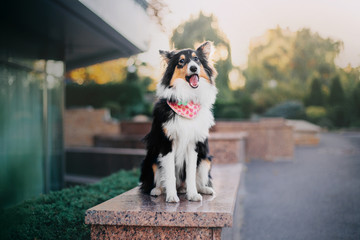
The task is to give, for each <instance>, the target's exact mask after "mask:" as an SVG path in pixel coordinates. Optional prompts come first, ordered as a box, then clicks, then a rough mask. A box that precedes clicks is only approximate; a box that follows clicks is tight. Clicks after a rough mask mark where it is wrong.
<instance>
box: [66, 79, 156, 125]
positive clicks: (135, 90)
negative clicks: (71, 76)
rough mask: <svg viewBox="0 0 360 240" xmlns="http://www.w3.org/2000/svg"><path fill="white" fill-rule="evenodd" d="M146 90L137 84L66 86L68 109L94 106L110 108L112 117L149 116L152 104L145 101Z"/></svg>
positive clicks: (74, 84) (72, 84)
mask: <svg viewBox="0 0 360 240" xmlns="http://www.w3.org/2000/svg"><path fill="white" fill-rule="evenodd" d="M144 94H145V89H144V87H143V86H142V85H141V84H139V83H137V82H123V83H107V84H96V83H89V84H84V85H79V84H76V83H70V84H66V91H65V106H66V108H74V107H84V106H92V107H94V108H109V109H110V112H111V115H112V117H114V118H118V119H126V118H129V117H132V116H134V115H137V114H146V115H148V114H149V111H150V110H149V108H150V106H151V105H150V104H149V103H147V102H146V101H145V99H144Z"/></svg>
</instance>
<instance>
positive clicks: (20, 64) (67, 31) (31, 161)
mask: <svg viewBox="0 0 360 240" xmlns="http://www.w3.org/2000/svg"><path fill="white" fill-rule="evenodd" d="M119 2H122V3H119ZM146 7H147V3H146V2H145V1H139V0H136V1H135V0H125V1H116V0H107V1H92V0H82V1H75V0H74V1H60V0H34V1H25V0H24V1H21V0H18V1H11V0H8V1H5V2H4V3H3V4H2V7H1V10H0V26H1V29H2V33H1V34H2V37H1V38H0V208H1V207H7V206H10V205H13V204H16V203H18V202H20V201H22V200H25V199H29V198H32V197H34V196H38V195H39V194H41V193H46V192H49V191H51V190H58V189H61V188H62V187H63V176H64V159H63V158H64V147H63V112H64V73H65V71H67V70H70V69H73V68H77V67H82V66H87V65H90V64H94V63H97V62H102V61H105V60H110V59H114V58H120V57H128V56H131V55H134V54H137V53H140V52H142V51H144V50H145V49H146V47H147V42H148V37H149V35H148V34H147V33H146V30H144V31H142V32H141V31H136V32H139V33H138V34H140V35H138V36H137V37H136V39H137V41H132V40H131V38H134V37H127V35H128V36H131V34H129V32H128V33H127V32H126V31H129V30H126V29H121V28H120V27H119V26H115V25H114V23H115V22H117V21H116V19H118V16H117V14H118V13H120V12H124V8H131V13H129V17H130V18H135V19H136V20H137V21H139V19H140V21H144V19H146V18H147V14H146ZM109 9H112V11H111V12H110V10H109ZM106 11H109V12H106ZM105 16H106V17H105ZM129 20H130V23H129V24H130V25H131V22H135V23H136V22H137V21H135V20H134V21H131V19H129ZM139 40H141V41H139Z"/></svg>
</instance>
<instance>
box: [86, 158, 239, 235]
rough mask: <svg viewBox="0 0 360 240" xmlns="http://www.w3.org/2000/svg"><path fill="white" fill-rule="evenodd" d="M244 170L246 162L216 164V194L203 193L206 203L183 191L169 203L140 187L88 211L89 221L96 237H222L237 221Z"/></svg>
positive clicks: (214, 178) (87, 222)
mask: <svg viewBox="0 0 360 240" xmlns="http://www.w3.org/2000/svg"><path fill="white" fill-rule="evenodd" d="M242 172H243V165H242V164H220V165H214V167H213V170H212V176H213V183H214V189H215V191H216V195H214V196H212V195H203V201H202V202H190V201H188V200H186V198H185V195H184V194H179V198H180V202H179V203H167V202H165V196H164V195H161V196H159V197H152V196H149V195H145V194H142V193H141V192H140V191H139V188H138V187H136V188H134V189H132V190H130V191H128V192H126V193H124V194H121V195H119V196H117V197H115V198H112V199H110V200H108V201H106V202H104V203H101V204H99V205H97V206H95V207H93V208H90V209H89V210H87V211H86V214H85V223H86V224H90V225H91V237H92V239H143V238H144V237H146V238H147V239H220V238H221V229H222V228H224V227H231V226H232V224H233V213H234V207H235V202H236V197H237V192H238V188H239V184H240V178H241V175H242ZM229 179H231V184H229Z"/></svg>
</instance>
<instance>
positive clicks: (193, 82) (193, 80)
mask: <svg viewBox="0 0 360 240" xmlns="http://www.w3.org/2000/svg"><path fill="white" fill-rule="evenodd" d="M186 81H188V83H189V85H190V87H192V88H197V87H198V86H199V75H197V74H193V75H190V76H186Z"/></svg>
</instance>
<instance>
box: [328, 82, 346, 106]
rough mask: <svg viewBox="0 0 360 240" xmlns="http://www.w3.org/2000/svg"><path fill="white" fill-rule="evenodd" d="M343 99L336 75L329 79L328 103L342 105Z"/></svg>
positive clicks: (343, 95)
mask: <svg viewBox="0 0 360 240" xmlns="http://www.w3.org/2000/svg"><path fill="white" fill-rule="evenodd" d="M344 100H345V94H344V90H343V87H342V85H341V82H340V79H339V77H338V76H336V77H334V78H333V79H332V81H331V87H330V96H329V105H330V106H336V105H342V104H343V103H344Z"/></svg>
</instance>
